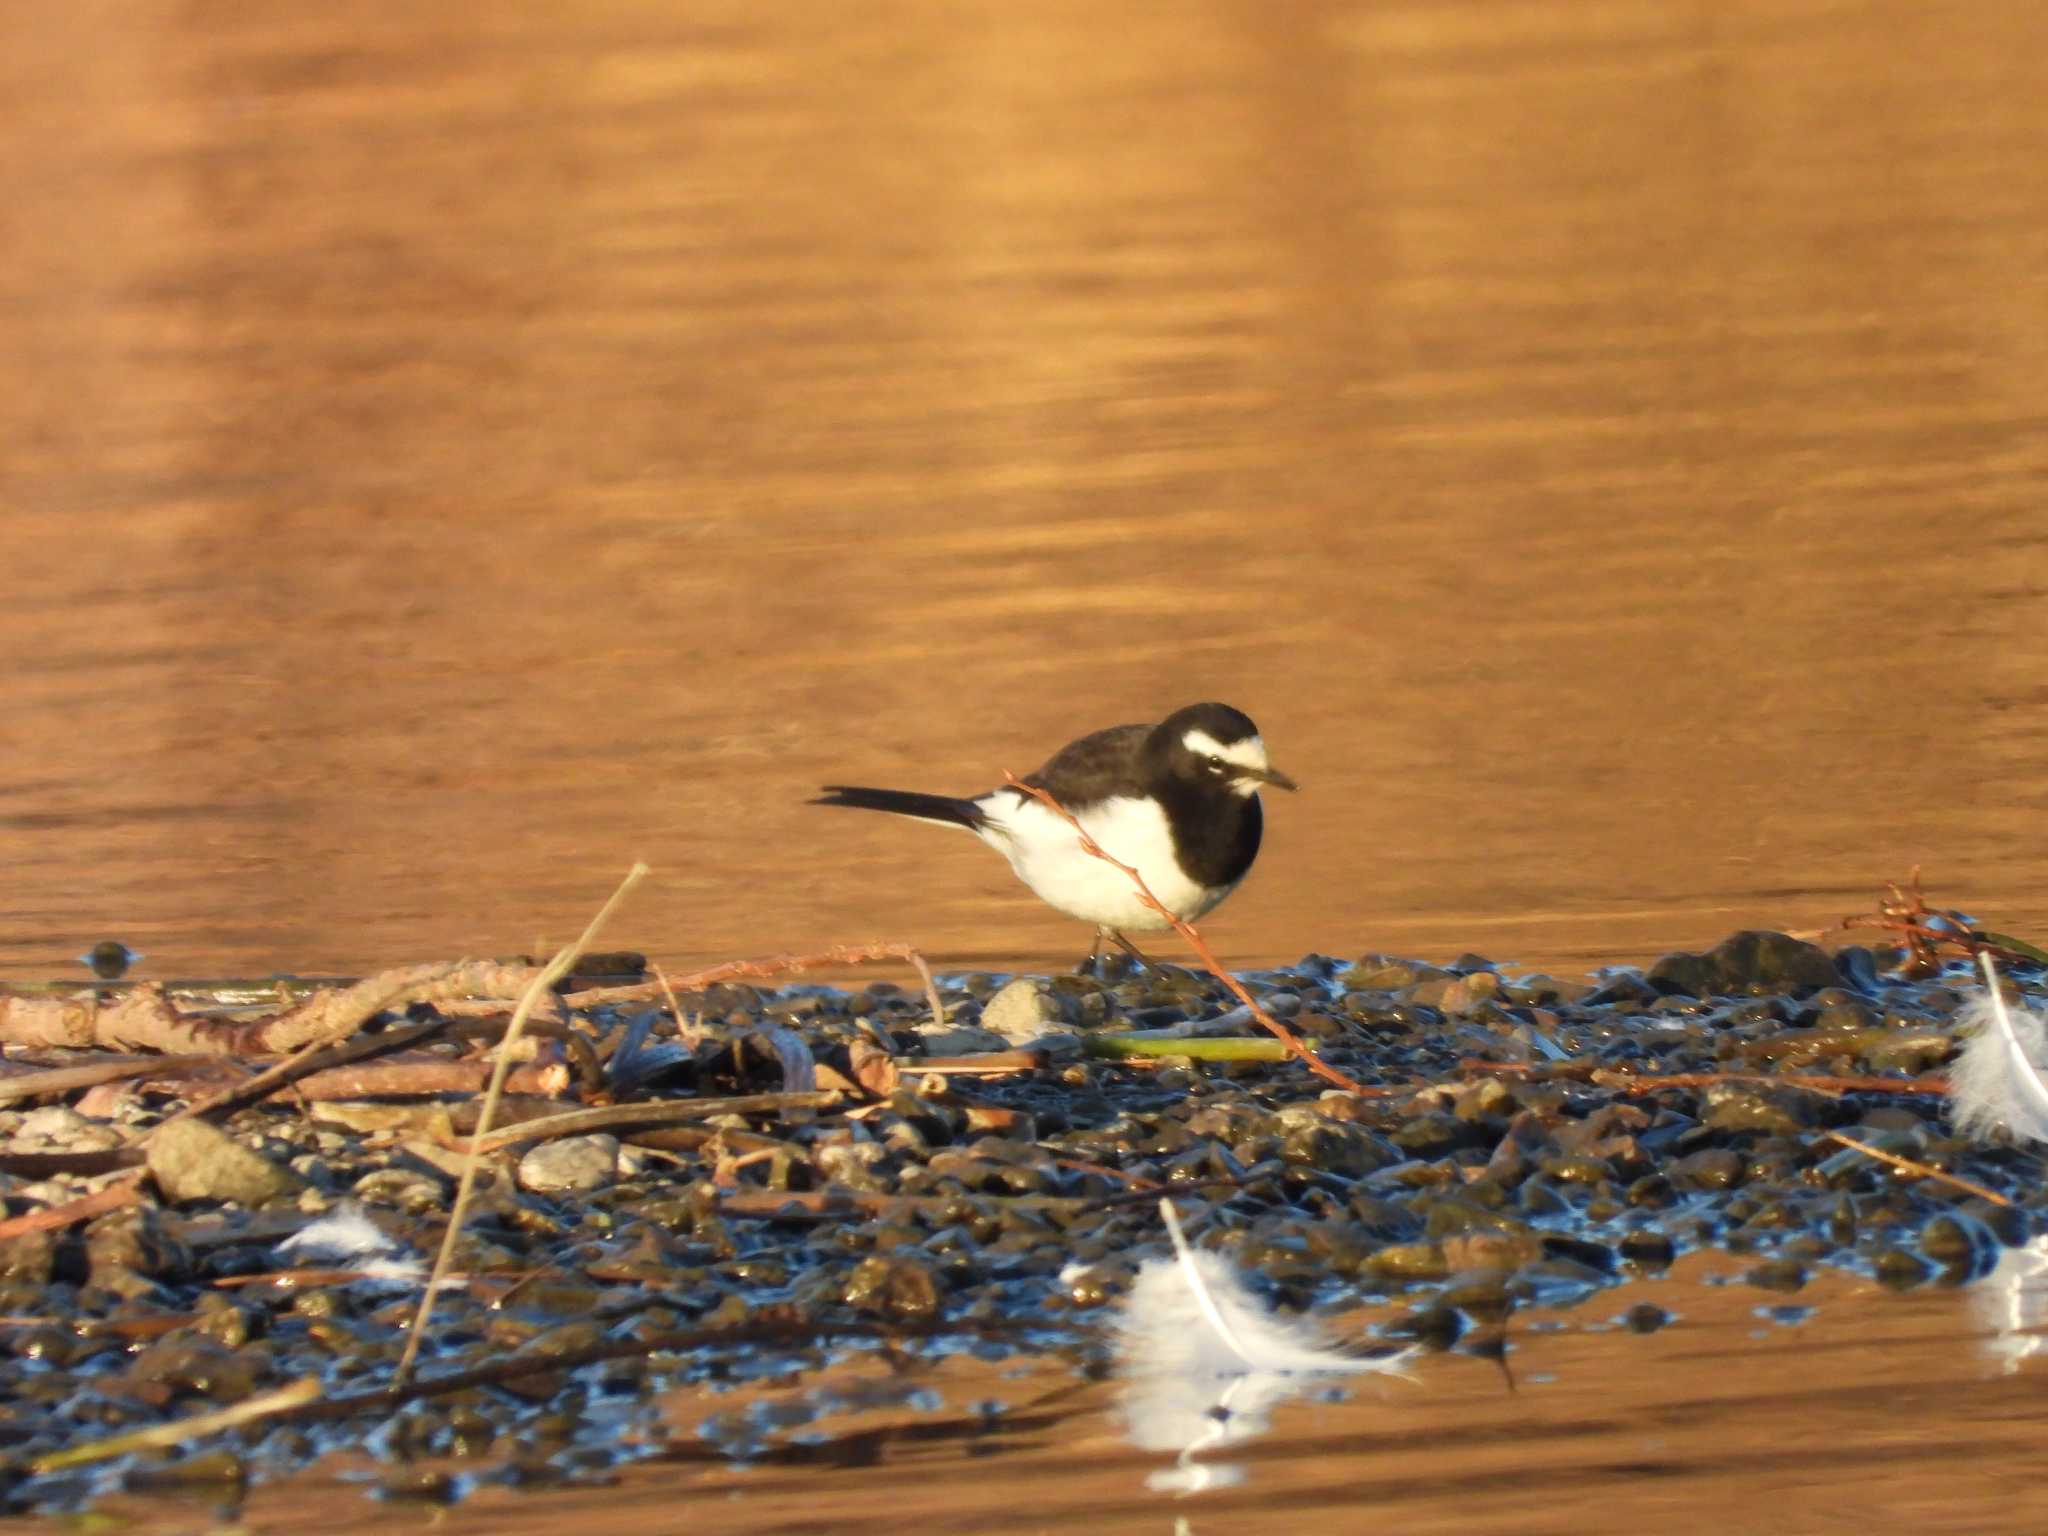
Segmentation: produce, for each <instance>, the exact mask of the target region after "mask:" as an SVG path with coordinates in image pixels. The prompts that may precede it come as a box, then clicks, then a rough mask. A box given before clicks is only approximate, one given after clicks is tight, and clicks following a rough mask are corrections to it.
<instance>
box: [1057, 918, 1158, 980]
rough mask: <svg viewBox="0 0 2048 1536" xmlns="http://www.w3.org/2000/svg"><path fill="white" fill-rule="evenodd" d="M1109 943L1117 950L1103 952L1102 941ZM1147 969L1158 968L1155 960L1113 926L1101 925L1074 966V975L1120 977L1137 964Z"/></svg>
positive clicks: (1129, 972)
mask: <svg viewBox="0 0 2048 1536" xmlns="http://www.w3.org/2000/svg"><path fill="white" fill-rule="evenodd" d="M1105 942H1106V943H1109V944H1113V945H1115V946H1116V949H1117V950H1119V951H1121V953H1116V952H1110V953H1104V951H1103V945H1104V943H1105ZM1141 965H1142V966H1143V967H1144V968H1145V969H1146V970H1148V971H1154V972H1156V971H1158V970H1159V969H1160V965H1159V962H1158V961H1156V960H1154V959H1153V958H1152V957H1151V956H1150V955H1148V954H1146V953H1145V952H1144V951H1143V950H1142V949H1140V948H1138V946H1137V945H1135V944H1133V943H1132V942H1131V941H1130V940H1129V939H1127V938H1125V937H1124V936H1123V935H1122V934H1121V933H1119V932H1117V930H1116V929H1114V928H1104V929H1101V930H1099V931H1098V932H1097V933H1096V935H1095V942H1094V943H1093V944H1092V945H1090V946H1089V949H1088V954H1087V956H1086V958H1084V959H1083V960H1082V961H1081V963H1080V964H1079V965H1077V966H1075V967H1074V974H1075V975H1077V976H1093V977H1094V978H1095V979H1096V980H1097V981H1104V982H1116V981H1122V980H1123V979H1124V978H1126V977H1127V976H1129V975H1130V974H1131V973H1132V972H1133V971H1135V970H1136V969H1137V968H1138V967H1139V966H1141Z"/></svg>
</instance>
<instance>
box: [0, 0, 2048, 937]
mask: <svg viewBox="0 0 2048 1536" xmlns="http://www.w3.org/2000/svg"><path fill="white" fill-rule="evenodd" d="M2044 45H2048V15H2044V14H2042V13H2039V12H2037V11H2035V10H2033V9H2032V8H2028V7H2013V6H2004V5H1995V4H1989V3H1985V4H1960V5H1943V6H1925V5H1918V4H1904V3H1900V4H1888V5H1874V6H1844V5H1840V4H1835V3H1818V0H1815V3H1803V4H1798V5H1793V6H1763V7H1756V6H1736V7H1710V8H1706V9H1701V8H1699V7H1694V6H1684V5H1676V4H1650V3H1645V4H1629V5H1604V6H1594V7H1586V6H1580V5H1560V4H1556V3H1550V0H1533V3H1527V4H1515V5H1511V6H1506V7H1503V6H1499V5H1495V4H1432V5H1428V6H1400V7H1394V8H1389V7H1387V6H1384V5H1380V4H1365V3H1336V0H1332V3H1328V4H1314V5H1293V6H1280V7H1276V6H1274V5H1272V4H1270V3H1269V0H1203V3H1196V4H1189V5H1175V6H1155V7H1139V8H1112V9H1110V10H1108V11H1105V10H1104V9H1103V8H1102V7H1101V6H1099V5H1092V4H1077V3H1066V0H1061V3H1053V4H1048V5H1036V6H1029V7H1022V8H1018V7H1002V6H987V5H966V6H962V5H958V4H954V3H952V0H894V3H884V4H880V5H876V6H868V7H863V8H862V9H861V10H860V13H859V14H858V15H857V16H855V15H850V14H841V13H839V12H837V11H833V12H831V13H829V14H821V13H818V12H815V11H812V10H810V9H809V8H806V7H796V8H780V7H761V6H756V5H751V4H739V3H726V0H708V3H703V4H698V5H693V6H691V7H688V8H686V9H683V10H678V9H676V8H674V7H669V6H658V5H646V4H636V3H626V0H616V3H591V4H577V5H561V6H553V7H547V8H544V9H542V10H540V11H525V10H518V9H514V10H511V11H507V10H505V9H504V8H487V9H486V11H484V12H483V13H479V14H475V15H470V14H465V15H464V16H463V17H462V18H461V19H460V20H459V21H457V20H455V19H452V18H446V17H441V16H438V15H437V14H434V13H425V12H421V11H420V10H419V9H418V8H417V7H414V6H409V5H400V4H395V3H373V0H358V3H349V4H341V5H333V6H322V7H317V8H314V9H303V8H294V9H285V10H275V9H266V8H256V9H248V8H242V7H232V6H197V7H191V6H173V5H162V4H146V5H141V6H122V7H118V8H116V7H110V6H105V5H67V6H29V7H24V8H21V9H20V10H19V12H18V14H16V15H15V17H14V18H13V21H12V24H11V25H10V27H9V46H8V48H7V50H6V51H5V53H6V56H5V58H4V60H0V133H4V135H5V142H6V143H7V144H8V145H9V146H11V149H12V153H11V154H10V155H9V156H8V157H7V160H6V163H5V166H4V169H0V206H4V207H5V210H6V212H5V216H4V218H0V517H4V520H5V521H4V529H5V545H4V558H5V564H6V570H7V575H8V578H9V581H8V590H9V593H10V597H9V600H8V601H7V603H5V604H4V605H0V711H4V719H5V721H6V726H7V730H6V743H7V763H8V771H7V772H6V773H5V775H4V776H0V777H4V782H0V846H4V850H5V860H6V865H7V869H8V872H9V873H8V879H7V880H6V881H5V883H4V889H0V969H4V970H5V971H6V972H8V973H11V974H17V975H19V974H23V973H42V972H49V971H52V970H56V969H61V968H63V967H65V965H66V964H67V957H68V956H70V955H72V954H74V953H76V952H77V951H78V950H80V949H82V948H83V947H84V945H85V944H86V943H87V942H90V941H91V940H93V939H95V938H98V937H102V936H105V935H108V934H112V935H115V936H119V937H123V938H126V939H128V940H130V941H131V942H133V943H135V944H136V945H137V947H139V948H141V949H144V950H146V951H148V952H149V953H150V956H151V962H150V963H151V965H152V967H153V968H155V969H156V972H157V974H191V973H195V972H208V971H216V972H217V971H221V970H232V971H248V970H266V969H269V968H271V967H273V966H284V967H294V968H301V969H308V970H312V969H319V968H341V969H357V968H362V967H367V966H371V965H374V964H377V963H383V962H393V961H401V960H403V961H411V960H417V959H419V958H421V957H423V956H432V955H441V954H454V953H477V952H494V953H504V952H514V951H519V950H523V949H526V948H529V947H531V946H532V945H533V944H534V943H535V942H536V941H537V940H538V939H541V938H546V939H549V940H560V939H562V938H564V937H566V936H567V935H568V934H569V933H571V932H572V931H574V930H575V929H576V928H578V927H579V926H580V925H581V923H582V921H583V920H584V918H585V917H586V916H587V915H588V913H589V912H590V911H591V910H592V909H593V908H594V906H595V904H596V902H597V901H598V900H599V899H600V898H601V897H602V895H603V893H604V892H605V891H606V890H608V889H609V888H610V886H611V884H612V882H613V881H614V880H615V879H616V878H617V877H618V875H619V874H620V873H621V872H622V871H623V870H624V868H625V867H626V865H627V864H628V863H630V862H631V861H632V860H633V859H634V858H636V857H644V858H646V859H647V860H648V861H649V862H650V863H651V864H653V865H654V866H655V868H656V870H657V873H658V875H659V880H658V882H657V883H656V884H655V885H653V886H652V887H650V888H649V889H648V890H647V891H646V892H645V893H644V894H643V895H642V896H640V897H638V898H636V900H635V903H634V906H633V908H632V909H631V911H630V913H629V915H628V917H627V919H626V920H625V922H624V924H623V925H622V926H621V927H620V928H619V929H618V930H616V931H615V934H614V937H615V938H617V939H618V940H619V941H620V942H624V943H637V944H641V945H644V946H645V947H647V948H648V949H649V950H651V951H652V952H654V953H655V954H656V955H658V956H660V957H662V958H664V959H667V960H670V961H672V962H677V963H686V962H688V961H691V960H700V959H703V960H708V959H716V958H724V957H728V956H732V955H736V954H753V953H759V952H762V951H764V950H774V949H782V948H799V949H801V948H810V947H814V946H817V945H820V944H824V943H828V942H832V941H836V940H846V939H855V938H866V937H872V936H876V935H877V934H878V933H879V934H882V935H886V936H889V937H894V938H900V939H907V940H911V941H915V942H917V943H919V944H922V945H924V946H925V947H927V948H928V949H929V950H931V951H932V952H933V953H935V954H936V955H937V956H939V957H940V958H941V960H942V961H943V962H945V963H948V964H967V963H983V964H995V965H999V966H1004V967H1019V966H1027V965H1032V966H1035V965H1044V964H1050V963H1057V962H1064V961H1067V960H1069V959H1070V958H1071V956H1072V955H1073V954H1074V953H1076V952H1077V950H1078V947H1079V944H1080V942H1081V941H1082V940H1083V939H1084V937H1085V935H1083V934H1082V933H1081V932H1080V930H1079V929H1078V928H1077V926H1076V925H1073V924H1071V923H1068V922H1066V921H1065V920H1064V919H1061V918H1059V917H1058V916H1056V915H1054V914H1052V913H1050V912H1048V911H1045V910H1043V909H1041V908H1039V907H1038V906H1037V905H1036V904H1035V903H1034V902H1033V901H1032V900H1031V898H1030V897H1029V896H1028V895H1027V894H1025V893H1024V892H1022V891H1021V890H1020V889H1018V888H1017V887H1015V886H1014V885H1013V883H1012V882H1011V880H1010V877H1009V875H1008V873H1007V872H1006V871H1005V870H1004V869H1003V868H1002V865H1001V862H1000V860H997V859H995V858H993V857H992V856H990V855H989V854H988V853H987V851H986V850H984V849H981V848H979V847H976V846H974V845H973V844H971V843H969V842H968V841H967V840H966V839H949V838H948V837H946V836H943V835H941V834H939V833H938V832H935V831H930V830H927V829H924V828H919V827H914V826H908V825H902V824H893V823H888V822H883V821H879V820H871V819H864V818H859V817H854V816H848V815H844V814H834V813H829V812H825V811H820V810H814V809H811V808H808V807H806V806H805V805H804V804H803V803H802V802H803V800H804V797H805V796H806V795H807V794H808V793H809V792H811V790H812V788H813V786H815V785H816V784H818V783H819V782H821V781H824V780H828V779H849V780H853V781H855V782H880V783H902V784H905V785H908V786H912V787H929V788H935V789H944V790H956V791H968V790H975V789H978V788H981V787H985V786H986V785H988V784H990V783H992V782H994V779H995V776H996V775H997V774H998V772H999V771H1000V770H1001V769H1004V768H1015V769H1019V770H1022V769H1026V768H1029V767H1031V766H1033V765H1035V763H1036V762H1037V761H1039V760H1040V759H1041V758H1043V757H1044V756H1045V755H1046V754H1047V753H1048V752H1049V751H1050V750H1051V749H1052V748H1054V747H1056V746H1057V745H1059V744H1060V743H1061V742H1062V741H1064V740H1066V739H1067V738H1068V737H1069V736H1071V735H1073V734H1076V733H1078V732H1079V731H1080V730H1083V729H1086V728H1090V727H1093V726H1098V725H1103V724H1108V723H1112V722H1115V721H1119V720H1124V719H1142V718H1146V717H1148V716H1153V715H1156V714H1157V713H1159V712H1162V711H1163V710H1164V709H1166V708H1167V707H1170V706H1172V705H1174V704H1177V703H1180V702H1183V701H1186V700H1189V699H1193V698H1200V697H1208V696H1214V697H1220V698H1224V699H1227V700H1230V701H1232V702H1235V703H1237V704H1239V705H1241V706H1242V707H1244V708H1246V709H1248V710H1250V711H1251V712H1252V713H1253V714H1254V715H1256V716H1257V717H1258V719H1259V720H1260V721H1261V722H1262V724H1263V725H1264V727H1265V730H1266V734H1267V736H1268V738H1269V740H1270V742H1271V745H1272V747H1273V750H1274V753H1275V757H1276V760H1277V761H1278V762H1280V763H1281V764H1282V765H1283V766H1285V767H1287V768H1289V769H1290V770H1291V771H1293V772H1294V773H1296V774H1297V776H1298V777H1300V778H1301V779H1302V781H1303V783H1304V785H1305V786H1306V788H1305V790H1304V792H1303V794H1302V795H1301V796H1300V797H1299V798H1298V799H1296V800H1291V801H1287V802H1286V803H1283V804H1280V805H1278V806H1276V807H1274V809H1273V814H1272V815H1271V816H1270V818H1269V823H1270V827H1271V841H1270V843H1269V845H1268V848H1267V850H1266V853H1265V855H1264V857H1263V858H1262V860H1261V863H1260V866H1259V868H1258V870H1257V871H1256V873H1255V875H1254V877H1253V879H1252V881H1251V882H1250V883H1249V885H1248V886H1247V887H1246V888H1245V889H1244V890H1243V891H1242V892H1241V893H1240V894H1239V895H1238V896H1237V897H1235V898H1234V899H1233V901H1232V902H1231V903H1230V905H1229V906H1227V907H1226V908H1224V909H1223V910H1222V911H1221V912H1219V913H1218V914H1217V915H1216V917H1215V918H1213V919H1212V920H1211V929H1210V931H1211V934H1212V936H1213V937H1214V939H1215V940H1216V942H1217V943H1218V944H1219V945H1220V946H1221V947H1222V948H1223V950H1224V951H1225V952H1226V953H1227V954H1230V955H1232V956H1234V957H1238V958H1242V959H1244V960H1254V959H1272V958H1292V957H1294V956H1297V955H1299V954H1300V953H1302V952H1304V951H1306V950H1308V949H1311V948H1317V949H1323V950H1336V951H1354V952H1355V951H1359V950H1363V949H1366V948H1384V949H1391V950H1396V951H1403V952H1416V953H1423V954H1428V955H1435V956H1438V957H1442V956H1447V955H1449V954H1452V953H1456V952H1457V951H1460V950H1464V949H1468V948H1478V949H1482V950H1485V951H1488V952H1491V953H1493V954H1496V955H1498V956H1502V957H1507V958H1517V959H1521V960H1525V961H1529V962H1532V963H1545V964H1552V965H1563V966H1569V967H1582V966H1585V965H1587V964H1591V963H1596V962H1601V961H1606V960H1612V959H1634V958H1643V957H1647V956H1651V955H1654V954H1655V953H1656V952H1658V951H1659V950H1661V949H1663V948H1665V947H1669V946H1672V945H1677V944H1681V943H1684V944H1693V943H1701V942H1706V941H1710V940H1712V939H1714V938H1716V937H1718V936H1720V935H1721V934H1722V933H1724V932H1726V931H1728V930H1729V929H1731V928H1733V927H1736V926H1742V925H1756V924H1764V925H1772V926H1782V927H1790V928H1795V929H1796V928H1811V927H1818V926H1821V925H1824V924H1827V923H1831V922H1833V921H1834V920H1835V919H1837V918H1839V917H1840V916H1841V915H1843V914H1844V913H1845V912H1848V911H1851V910H1856V909H1859V908H1861V907H1863V906H1865V905H1866V904H1867V902H1868V900H1869V898H1870V895H1871V893H1872V891H1873V888H1874V886H1875V885H1876V883H1877V882H1879V881H1880V880H1881V879H1883V878H1886V877H1891V876H1898V875H1903V874H1904V873H1905V871H1906V869H1907V868H1908V866H1910V865H1911V864H1913V863H1915V862H1924V863H1925V864H1926V865H1927V867H1928V871H1929V876H1930V879H1931V881H1932V883H1933V885H1934V887H1935V890H1936V893H1937V895H1938V896H1940V897H1944V898H1946V899H1948V900H1950V901H1954V902H1957V903H1960V904H1963V905H1966V906H1969V907H1971V908H1972V909H1973V910H1978V911H1979V912H1980V915H1984V916H1986V917H1987V918H1988V917H1995V918H1997V919H1998V921H1999V923H2000V925H2001V926H2006V927H2010V928H2012V929H2015V930H2018V931H2023V932H2024V931H2032V932H2034V933H2036V935H2037V936H2038V935H2039V934H2041V933H2043V932H2048V875H2044V874H2043V870H2044V869H2048V864H2044V862H2043V860H2042V859H2041V857H2040V849H2039V833H2038V827H2039V824H2040V812H2041V810H2042V809H2043V803H2044V793H2048V792H2044V768H2048V733H2044V732H2043V731H2042V729H2041V728H2040V726H2039V724H2038V722H2037V719H2036V716H2035V711H2036V710H2037V709H2039V708H2040V707H2041V705H2042V703H2043V702H2044V699H2048V674H2044V669H2043V660H2044V654H2048V623H2044V622H2043V612H2042V601H2041V599H2042V594H2043V592H2044V590H2048V431H2044V427H2048V407H2044V405H2043V401H2044V400H2048V276H2044V274H2048V179H2044V178H2043V177H2042V176H2041V175H2040V174H2039V167H2040V164H2041V156H2042V151H2043V149H2044V148H2048V102H2044V97H2043V94H2042V93H2041V92H2040V91H2039V90H2038V89H2037V86H2038V80H2037V78H2036V70H2035V61H2036V60H2037V59H2038V58H2039V57H2040V56H2041V54H2042V51H2043V48H2044Z"/></svg>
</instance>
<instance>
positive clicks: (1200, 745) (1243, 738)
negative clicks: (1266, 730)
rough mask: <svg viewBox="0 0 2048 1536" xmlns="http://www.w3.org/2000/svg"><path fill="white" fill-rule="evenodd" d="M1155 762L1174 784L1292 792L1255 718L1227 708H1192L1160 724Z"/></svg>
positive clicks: (1249, 791)
mask: <svg viewBox="0 0 2048 1536" xmlns="http://www.w3.org/2000/svg"><path fill="white" fill-rule="evenodd" d="M1149 746H1150V749H1151V751H1152V753H1153V756H1154V758H1155V760H1156V761H1158V762H1159V763H1160V765H1161V766H1162V767H1163V768H1164V769H1165V771H1166V772H1167V773H1169V774H1171V775H1172V776H1173V777H1174V778H1177V779H1182V780H1187V781H1190V782H1193V783H1197V784H1208V785H1214V786H1218V787H1222V788H1226V789H1229V790H1230V791H1231V792H1232V793H1233V794H1239V795H1255V794H1257V793H1258V792H1259V791H1260V790H1261V789H1266V788H1272V789H1293V788H1295V787H1296V785H1295V782H1294V780H1292V779H1290V778H1289V777H1288V776H1287V775H1286V774H1284V773H1282V772H1281V771H1280V770H1279V769H1277V768H1275V767H1274V766H1273V764H1272V763H1271V762H1270V761H1269V760H1268V759H1267V757H1266V743H1265V742H1264V741H1263V740H1261V739H1260V737H1259V728H1258V727H1257V726H1256V725H1254V724H1252V721H1251V716H1249V715H1247V714H1245V713H1244V712H1243V711H1241V710H1235V709H1232V708H1231V707H1230V706H1229V705H1228V704H1190V705H1188V706H1187V708H1185V709H1177V710H1175V711H1174V712H1173V713H1172V714H1170V715H1168V716H1167V717H1166V718H1165V719H1164V720H1162V721H1161V722H1160V723H1159V725H1158V727H1157V728H1156V729H1155V730H1154V731H1153V733H1152V739H1151V741H1150V743H1149Z"/></svg>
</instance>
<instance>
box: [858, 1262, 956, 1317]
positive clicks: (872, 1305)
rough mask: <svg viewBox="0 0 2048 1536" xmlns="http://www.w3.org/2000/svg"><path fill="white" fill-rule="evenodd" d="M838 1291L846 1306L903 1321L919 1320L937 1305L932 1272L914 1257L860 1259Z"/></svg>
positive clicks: (936, 1293)
mask: <svg viewBox="0 0 2048 1536" xmlns="http://www.w3.org/2000/svg"><path fill="white" fill-rule="evenodd" d="M842 1294H843V1297H844V1299H845V1301H846V1303H847V1305H849V1306H852V1307H857V1308H859V1309H860V1310H861V1311H863V1312H873V1313H876V1314H878V1315H880V1316H882V1317H888V1318H895V1319H897V1320H899V1321H903V1322H921V1321H923V1320H924V1319H926V1318H928V1317H930V1316H931V1315H932V1314H933V1313H935V1312H936V1311H938V1309H939V1293H938V1286H937V1284H936V1283H935V1282H934V1281H933V1279H932V1272H931V1270H930V1269H929V1268H928V1267H927V1266H925V1265H924V1264H921V1263H919V1262H918V1261H917V1260H915V1259H906V1258H886V1259H885V1258H881V1257H875V1258H868V1259H863V1260H861V1262H860V1263H859V1264H858V1265H857V1266H855V1268H854V1271H853V1273H852V1274H850V1275H848V1276H847V1277H846V1289H845V1291H844V1292H843V1293H842Z"/></svg>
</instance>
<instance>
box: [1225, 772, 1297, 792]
mask: <svg viewBox="0 0 2048 1536" xmlns="http://www.w3.org/2000/svg"><path fill="white" fill-rule="evenodd" d="M1237 776H1238V777H1239V778H1241V779H1257V780H1258V781H1259V782H1260V783H1261V784H1264V785H1266V786H1267V787H1268V788H1270V789H1286V790H1295V789H1299V788H1301V786H1300V785H1299V784H1297V783H1295V782H1294V780H1292V779H1290V778H1289V777H1287V775H1286V774H1284V773H1282V772H1281V771H1280V770H1279V769H1278V768H1241V769H1239V770H1238V775H1237Z"/></svg>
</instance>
